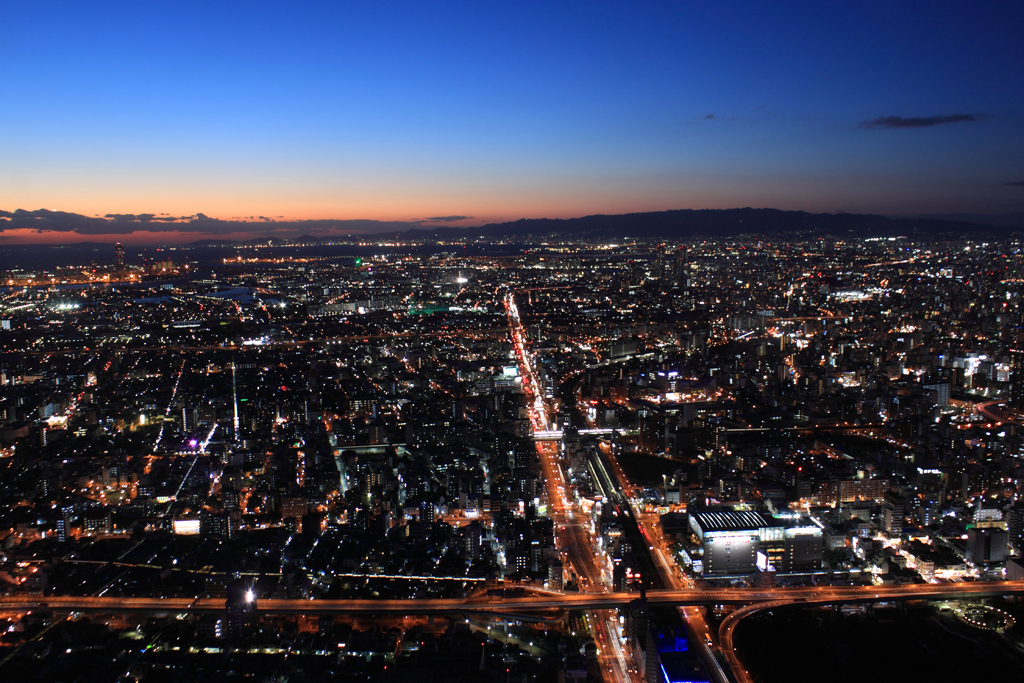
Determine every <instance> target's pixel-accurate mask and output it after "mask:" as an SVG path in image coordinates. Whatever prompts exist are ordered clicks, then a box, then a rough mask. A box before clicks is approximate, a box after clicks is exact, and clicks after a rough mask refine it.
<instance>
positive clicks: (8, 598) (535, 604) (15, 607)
mask: <svg viewBox="0 0 1024 683" xmlns="http://www.w3.org/2000/svg"><path fill="white" fill-rule="evenodd" d="M1011 594H1012V595H1020V594H1024V581H976V582H970V583H922V584H909V585H904V586H820V587H815V586H811V587H795V588H791V587H786V588H778V587H777V588H764V589H762V588H707V589H699V588H682V589H665V590H651V591H647V601H648V603H650V604H652V605H753V604H754V603H772V604H777V605H786V604H806V605H834V604H843V603H855V602H861V603H870V602H889V601H894V600H966V599H971V598H984V597H995V596H1000V595H1011ZM637 597H638V595H637V594H636V593H566V594H562V595H534V596H525V597H523V596H514V597H506V596H480V597H473V598H448V599H408V600H258V601H257V607H258V610H259V611H260V612H262V613H265V614H304V615H310V616H315V615H322V614H323V615H326V614H483V615H486V614H501V613H515V614H535V613H538V612H545V611H551V610H609V609H617V608H619V607H623V606H625V605H627V604H629V602H630V601H631V600H634V599H636V598H637ZM37 609H47V610H50V611H55V612H112V613H117V612H149V613H174V612H217V611H220V610H223V609H224V600H221V599H216V598H125V597H96V596H73V595H61V596H39V595H5V596H0V612H26V611H31V610H37ZM737 612H738V610H737ZM723 626H724V622H723ZM720 633H721V631H720Z"/></svg>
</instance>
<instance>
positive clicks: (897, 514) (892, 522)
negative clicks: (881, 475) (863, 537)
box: [882, 491, 907, 536]
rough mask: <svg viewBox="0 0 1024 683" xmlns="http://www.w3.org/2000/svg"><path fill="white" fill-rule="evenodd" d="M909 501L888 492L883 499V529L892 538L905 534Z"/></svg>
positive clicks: (892, 492)
mask: <svg viewBox="0 0 1024 683" xmlns="http://www.w3.org/2000/svg"><path fill="white" fill-rule="evenodd" d="M906 505H907V501H906V500H905V499H904V498H903V497H902V496H900V495H899V494H898V493H896V492H894V491H887V492H886V493H885V497H884V498H882V529H883V530H884V531H885V532H886V533H887V534H889V535H890V536H899V535H900V534H901V533H903V516H904V514H905V510H906Z"/></svg>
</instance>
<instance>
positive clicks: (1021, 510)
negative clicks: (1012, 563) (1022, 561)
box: [1006, 501, 1024, 555]
mask: <svg viewBox="0 0 1024 683" xmlns="http://www.w3.org/2000/svg"><path fill="white" fill-rule="evenodd" d="M1006 530H1007V531H1008V532H1009V534H1010V547H1011V548H1012V549H1013V550H1014V553H1015V554H1016V555H1022V554H1024V502H1022V501H1017V502H1016V503H1014V504H1013V505H1011V506H1010V508H1009V509H1008V510H1007V511H1006Z"/></svg>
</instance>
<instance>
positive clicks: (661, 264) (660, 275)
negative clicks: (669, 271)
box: [654, 244, 665, 280]
mask: <svg viewBox="0 0 1024 683" xmlns="http://www.w3.org/2000/svg"><path fill="white" fill-rule="evenodd" d="M657 254H658V260H657V262H656V263H655V266H654V277H656V278H657V279H658V280H664V279H665V245H664V244H659V245H658V250H657Z"/></svg>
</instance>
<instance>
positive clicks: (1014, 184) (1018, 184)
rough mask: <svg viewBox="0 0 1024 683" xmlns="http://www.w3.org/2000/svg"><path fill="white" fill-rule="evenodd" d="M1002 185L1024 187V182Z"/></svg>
mask: <svg viewBox="0 0 1024 683" xmlns="http://www.w3.org/2000/svg"><path fill="white" fill-rule="evenodd" d="M1003 185H1007V186H1009V187H1024V180H1021V181H1018V182H1016V183H1003Z"/></svg>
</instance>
